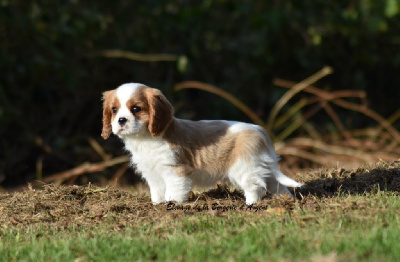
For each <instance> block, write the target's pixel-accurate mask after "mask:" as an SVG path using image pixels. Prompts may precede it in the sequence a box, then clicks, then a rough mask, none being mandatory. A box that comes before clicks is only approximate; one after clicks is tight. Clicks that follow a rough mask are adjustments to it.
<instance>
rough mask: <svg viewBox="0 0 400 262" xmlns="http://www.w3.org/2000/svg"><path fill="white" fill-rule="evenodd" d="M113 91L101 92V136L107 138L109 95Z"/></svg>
mask: <svg viewBox="0 0 400 262" xmlns="http://www.w3.org/2000/svg"><path fill="white" fill-rule="evenodd" d="M112 94H113V91H106V92H104V93H103V130H102V131H101V136H102V137H103V138H104V139H107V138H108V137H109V136H110V135H111V133H112V128H111V105H110V104H111V96H112Z"/></svg>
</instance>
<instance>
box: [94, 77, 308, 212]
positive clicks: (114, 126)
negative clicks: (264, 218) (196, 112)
mask: <svg viewBox="0 0 400 262" xmlns="http://www.w3.org/2000/svg"><path fill="white" fill-rule="evenodd" d="M173 114H174V110H173V108H172V106H171V104H170V103H169V102H168V100H167V99H166V98H165V96H164V95H163V94H162V93H161V92H160V91H159V90H158V89H154V88H150V87H147V86H145V85H142V84H137V83H128V84H124V85H121V86H120V87H118V88H117V89H114V90H111V91H106V92H104V93H103V130H102V134H101V136H102V137H103V138H104V139H107V138H108V137H109V136H110V134H111V133H114V134H115V135H117V136H119V137H120V138H121V139H122V140H123V141H124V143H125V147H126V149H127V150H128V151H129V152H130V153H131V160H132V164H134V165H136V168H137V170H138V171H140V172H141V174H142V176H143V178H144V179H145V180H146V181H147V183H148V185H149V187H150V193H151V200H152V202H153V203H161V202H164V201H176V202H178V203H182V202H185V201H187V200H188V195H189V191H190V190H191V188H192V186H193V185H198V186H209V185H211V184H214V183H215V182H217V181H219V180H229V181H230V182H232V183H233V184H235V185H237V186H239V187H240V188H242V189H243V191H244V194H245V198H246V204H248V205H251V204H253V203H256V202H257V201H259V200H260V199H261V197H262V196H263V194H264V192H265V190H268V192H269V193H272V194H274V193H281V194H290V192H289V191H288V189H287V188H286V186H288V187H300V186H301V184H300V183H298V182H296V181H294V180H292V179H291V178H289V177H287V176H285V175H284V174H283V173H282V172H281V171H280V170H279V168H278V165H277V162H278V157H277V156H276V154H275V150H274V147H273V144H272V141H271V140H270V138H269V137H268V135H267V134H266V132H265V131H264V129H263V128H262V127H260V126H257V125H253V124H247V123H242V122H233V121H224V120H210V121H189V120H183V119H178V118H175V117H174V116H173Z"/></svg>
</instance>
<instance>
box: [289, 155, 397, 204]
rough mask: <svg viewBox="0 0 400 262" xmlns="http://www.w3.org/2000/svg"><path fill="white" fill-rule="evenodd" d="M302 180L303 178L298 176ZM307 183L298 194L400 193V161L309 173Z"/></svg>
mask: <svg viewBox="0 0 400 262" xmlns="http://www.w3.org/2000/svg"><path fill="white" fill-rule="evenodd" d="M298 178H299V180H301V177H298ZM305 181H306V182H305V184H304V186H303V187H302V188H300V189H299V190H298V192H297V193H301V194H302V195H310V194H311V195H315V196H318V197H330V196H335V195H337V194H338V193H349V194H364V193H369V192H376V191H379V190H381V191H393V192H400V160H398V161H394V162H383V161H381V162H378V163H376V164H373V165H367V166H363V167H359V168H357V169H353V170H346V169H343V168H334V169H328V170H319V171H314V172H310V173H307V174H306V177H305Z"/></svg>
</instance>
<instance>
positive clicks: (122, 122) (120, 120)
mask: <svg viewBox="0 0 400 262" xmlns="http://www.w3.org/2000/svg"><path fill="white" fill-rule="evenodd" d="M126 121H128V119H126V118H125V117H120V118H119V119H118V123H119V124H120V125H121V126H123V125H124V124H125V123H126Z"/></svg>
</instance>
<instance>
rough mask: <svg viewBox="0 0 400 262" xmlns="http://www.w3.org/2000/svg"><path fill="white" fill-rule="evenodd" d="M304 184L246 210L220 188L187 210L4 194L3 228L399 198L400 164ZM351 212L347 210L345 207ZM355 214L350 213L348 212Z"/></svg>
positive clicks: (87, 192)
mask: <svg viewBox="0 0 400 262" xmlns="http://www.w3.org/2000/svg"><path fill="white" fill-rule="evenodd" d="M295 179H297V180H298V181H301V182H303V183H304V186H303V187H302V188H301V189H297V190H296V191H292V192H293V193H294V195H295V196H296V197H295V198H290V197H289V196H269V195H268V194H267V195H266V196H265V197H264V198H263V200H262V201H261V202H260V203H257V204H256V205H254V206H252V207H249V206H246V205H245V202H244V200H243V195H242V193H241V192H240V191H237V190H232V189H231V188H230V187H226V186H218V187H216V188H214V189H211V190H209V191H207V192H204V193H191V194H190V201H189V202H188V203H186V204H183V205H177V204H174V203H166V204H161V205H153V204H152V203H151V201H150V197H149V196H147V195H144V194H139V195H135V194H131V193H129V192H127V191H126V190H123V189H119V188H113V187H106V188H100V187H96V186H92V185H90V184H89V185H87V186H59V187H56V186H54V185H44V186H42V187H41V188H39V189H33V188H28V189H26V190H25V191H23V192H15V193H0V228H8V227H13V226H30V225H33V226H35V225H41V226H55V227H58V228H60V229H63V228H70V227H71V226H96V225H98V224H99V223H111V225H112V226H113V227H114V229H116V230H118V229H119V228H123V227H125V226H126V225H128V224H136V223H140V221H143V220H146V221H148V222H151V221H159V220H160V219H168V220H170V219H176V218H178V217H181V216H185V215H193V214H198V213H204V214H209V215H213V216H224V214H226V212H228V211H235V212H246V213H251V214H254V215H269V214H272V213H277V212H278V213H279V212H286V211H289V212H290V210H292V209H293V208H295V207H296V206H300V207H301V208H316V207H318V206H320V205H321V203H322V202H324V203H326V200H327V199H334V198H335V197H336V196H338V195H340V194H351V195H357V194H365V193H369V192H376V191H379V190H381V191H392V192H394V193H395V194H399V193H400V160H398V161H394V162H379V163H376V164H373V165H367V166H362V167H359V168H357V169H353V170H346V169H341V168H339V169H338V168H335V169H329V170H318V171H313V172H308V173H303V174H299V175H298V176H296V177H295ZM343 208H346V207H343ZM349 208H350V207H349Z"/></svg>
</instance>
